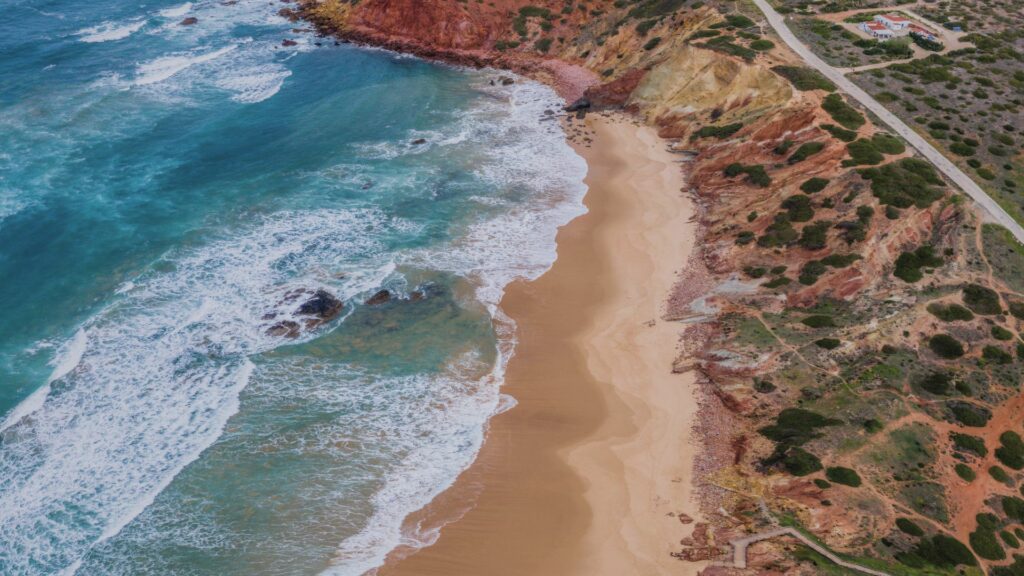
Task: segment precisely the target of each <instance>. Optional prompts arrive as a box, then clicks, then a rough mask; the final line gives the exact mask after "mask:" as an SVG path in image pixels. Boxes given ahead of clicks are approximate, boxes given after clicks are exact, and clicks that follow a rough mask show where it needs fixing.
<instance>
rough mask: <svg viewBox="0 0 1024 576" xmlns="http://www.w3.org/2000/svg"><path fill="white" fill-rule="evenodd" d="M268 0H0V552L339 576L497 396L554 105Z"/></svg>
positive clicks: (571, 192) (537, 236) (571, 196)
mask: <svg viewBox="0 0 1024 576" xmlns="http://www.w3.org/2000/svg"><path fill="white" fill-rule="evenodd" d="M282 6H286V4H274V3H269V2H260V1H256V0H238V1H237V2H236V1H234V0H230V1H210V2H201V1H196V2H188V3H184V4H182V3H180V2H177V3H160V2H152V3H138V2H112V1H110V0H93V1H89V2H86V1H84V0H42V1H40V0H31V1H30V0H12V1H10V2H7V3H5V4H4V10H3V11H2V12H0V54H3V56H2V57H0V278H2V281H0V310H2V312H0V574H4V575H9V576H15V575H38V574H66V575H70V574H79V575H83V576H85V575H88V576H93V575H106V574H124V575H129V574H130V575H133V576H134V575H156V574H160V575H165V574H175V575H179V574H180V575H208V574H209V575H213V574H217V575H232V574H245V575H252V574H261V575H262V574H268V575H270V574H282V575H283V574H330V575H356V574H363V573H365V572H366V571H368V570H372V569H373V568H374V567H375V566H378V565H379V564H380V563H381V562H382V560H383V559H384V557H385V555H386V554H387V552H388V551H389V550H391V549H392V548H394V547H395V546H396V545H398V544H400V543H406V544H408V543H409V542H410V539H412V540H413V541H415V540H416V539H422V540H424V541H429V539H430V537H431V535H430V534H420V535H415V534H403V532H402V530H401V526H402V520H403V519H404V518H405V517H406V515H408V514H409V513H411V512H413V511H415V510H417V509H419V508H421V507H422V506H424V505H425V504H427V503H428V502H429V501H430V500H431V499H432V498H433V497H434V496H436V495H437V494H438V493H440V492H441V491H442V490H444V489H445V488H446V487H447V486H449V485H450V484H451V483H452V482H453V481H454V479H455V477H456V476H457V475H458V473H459V472H460V471H461V470H463V469H464V468H465V467H466V466H468V465H469V464H470V463H471V462H472V460H473V458H474V456H475V454H476V452H477V451H478V449H479V447H480V444H481V442H482V440H483V437H484V431H485V427H486V422H487V419H488V418H489V417H490V416H491V415H493V414H494V413H496V412H497V411H500V410H503V409H507V408H509V407H510V406H512V405H513V404H514V401H513V400H511V399H509V398H507V397H505V396H503V395H502V394H501V391H500V386H501V382H502V374H503V369H504V366H505V363H506V362H507V360H508V359H509V357H510V356H511V355H512V354H513V353H514V347H515V338H514V325H513V324H512V322H511V321H510V320H509V319H508V318H507V317H505V316H504V315H503V314H502V313H501V310H500V308H499V307H498V303H499V301H500V299H501V296H502V293H503V290H504V288H505V287H506V286H507V285H508V283H510V282H512V281H513V280H515V279H517V278H535V277H537V276H539V275H540V274H542V273H543V271H544V270H546V269H547V268H548V267H549V266H550V265H551V263H552V262H553V261H554V259H555V257H556V253H555V243H554V239H555V232H556V230H557V228H558V226H560V225H562V224H565V223H566V222H568V221H569V220H571V219H572V218H574V217H575V216H577V215H579V214H581V213H582V212H583V210H584V209H583V207H582V197H583V194H584V192H585V188H584V185H583V183H582V180H583V177H584V175H585V171H586V166H585V164H584V162H583V160H582V159H581V158H579V157H578V156H576V155H575V154H574V152H573V151H572V150H571V148H570V147H569V146H568V145H567V144H566V142H565V139H564V135H563V133H562V131H561V128H560V126H559V124H558V123H557V122H555V121H551V119H549V118H547V117H546V115H545V111H546V110H552V109H557V107H558V106H560V105H563V102H561V101H560V100H559V99H558V97H557V96H556V95H555V94H554V93H553V92H552V91H551V90H550V89H549V88H547V87H544V86H542V85H539V84H536V83H533V82H529V81H526V80H524V79H517V81H516V82H515V83H514V84H512V85H502V83H501V82H496V83H493V82H492V81H493V80H495V79H496V78H497V77H498V76H499V72H497V71H493V70H480V71H475V70H465V69H459V68H454V67H448V66H442V65H436V64H431V63H427V62H424V61H421V60H417V59H414V58H409V57H403V56H399V55H396V54H392V53H388V52H384V51H380V50H372V49H365V48H359V47H355V46H352V45H346V44H343V45H335V43H334V42H333V41H332V40H329V39H318V38H316V37H315V36H313V35H312V34H308V33H303V32H300V31H296V30H293V29H294V28H297V27H303V24H302V23H291V22H288V21H287V20H285V19H284V18H281V17H279V16H278V15H277V11H278V10H279V8H280V7H282ZM186 18H195V19H196V22H195V23H194V24H192V25H183V24H181V22H182V21H183V20H184V19H186ZM285 39H290V40H293V41H294V42H295V45H287V46H286V45H283V44H282V41H283V40H285ZM317 42H320V43H321V44H322V45H319V46H318V45H317V44H316V43H317ZM289 44H290V43H289ZM316 290H324V291H326V292H328V293H329V294H331V295H333V296H334V297H336V298H337V299H339V300H341V301H342V302H344V307H343V309H341V311H340V313H338V314H337V316H336V317H334V318H333V319H332V320H330V321H329V322H326V323H324V324H320V325H317V323H316V322H307V321H308V320H310V317H309V316H304V315H302V314H300V313H299V308H300V307H301V305H302V303H303V302H304V301H305V300H307V299H308V298H311V297H312V296H311V295H312V294H313V292H315V291H316ZM381 290H387V291H388V293H389V294H390V295H391V297H390V298H388V299H387V301H386V302H383V303H379V304H373V305H371V304H368V303H367V300H368V299H370V298H371V297H372V296H373V295H374V294H377V293H378V292H379V291H381ZM282 322H286V323H287V322H293V323H294V324H283V325H286V326H292V327H294V326H298V327H299V328H298V329H297V330H292V333H291V334H283V333H282V330H277V329H275V327H280V326H281V325H282ZM296 332H297V334H296Z"/></svg>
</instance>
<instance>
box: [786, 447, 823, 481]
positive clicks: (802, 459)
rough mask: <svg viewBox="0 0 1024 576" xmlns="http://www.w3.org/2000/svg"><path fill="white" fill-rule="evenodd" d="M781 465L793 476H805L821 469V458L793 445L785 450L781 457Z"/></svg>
mask: <svg viewBox="0 0 1024 576" xmlns="http://www.w3.org/2000/svg"><path fill="white" fill-rule="evenodd" d="M781 462H782V467H783V468H784V469H785V470H786V472H789V473H790V474H792V475H793V476H807V475H808V474H814V473H815V472H817V471H819V470H821V468H822V466H821V460H819V459H818V457H817V456H815V455H814V454H811V453H810V452H808V451H806V450H804V449H803V448H798V447H796V446H793V447H791V448H789V449H788V450H786V453H785V456H784V457H783V458H782V461H781Z"/></svg>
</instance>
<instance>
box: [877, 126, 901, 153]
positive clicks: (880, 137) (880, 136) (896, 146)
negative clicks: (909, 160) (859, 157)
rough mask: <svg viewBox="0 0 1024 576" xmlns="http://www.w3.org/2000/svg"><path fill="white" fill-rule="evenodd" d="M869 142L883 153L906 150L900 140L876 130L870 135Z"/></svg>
mask: <svg viewBox="0 0 1024 576" xmlns="http://www.w3.org/2000/svg"><path fill="white" fill-rule="evenodd" d="M871 144H872V145H873V146H874V147H875V149H876V150H878V151H879V152H881V153H883V154H889V155H896V154H903V153H904V152H906V151H907V147H906V145H904V144H903V141H902V140H900V139H899V138H897V137H895V136H893V135H891V134H886V133H884V132H878V133H877V134H875V135H874V136H872V137H871Z"/></svg>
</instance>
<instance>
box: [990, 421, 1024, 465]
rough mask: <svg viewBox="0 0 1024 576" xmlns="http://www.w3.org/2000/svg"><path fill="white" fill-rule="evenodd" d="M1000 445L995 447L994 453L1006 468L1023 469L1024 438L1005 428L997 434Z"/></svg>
mask: <svg viewBox="0 0 1024 576" xmlns="http://www.w3.org/2000/svg"><path fill="white" fill-rule="evenodd" d="M999 441H1000V442H1002V446H1000V447H999V448H996V451H995V455H996V458H998V459H999V461H1000V462H1002V463H1003V465H1004V466H1006V467H1007V468H1012V469H1013V470H1021V469H1024V440H1021V437H1020V434H1017V433H1016V432H1013V431H1012V430H1007V431H1006V432H1003V433H1002V434H1000V436H999Z"/></svg>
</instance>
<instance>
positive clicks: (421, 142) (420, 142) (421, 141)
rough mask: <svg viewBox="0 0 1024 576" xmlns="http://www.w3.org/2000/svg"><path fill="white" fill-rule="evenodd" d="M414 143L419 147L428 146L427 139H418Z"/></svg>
mask: <svg viewBox="0 0 1024 576" xmlns="http://www.w3.org/2000/svg"><path fill="white" fill-rule="evenodd" d="M412 143H413V144H415V145H417V146H419V145H420V144H426V143H427V139H426V138H417V139H415V140H413V141H412Z"/></svg>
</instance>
